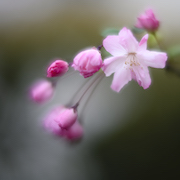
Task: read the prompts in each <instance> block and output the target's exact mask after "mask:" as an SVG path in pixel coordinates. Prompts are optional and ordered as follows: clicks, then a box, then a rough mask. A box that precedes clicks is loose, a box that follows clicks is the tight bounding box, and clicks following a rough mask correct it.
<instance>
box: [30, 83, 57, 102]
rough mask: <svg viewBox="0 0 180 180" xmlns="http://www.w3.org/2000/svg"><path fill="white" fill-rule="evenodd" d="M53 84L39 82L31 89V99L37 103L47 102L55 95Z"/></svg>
mask: <svg viewBox="0 0 180 180" xmlns="http://www.w3.org/2000/svg"><path fill="white" fill-rule="evenodd" d="M53 91H54V88H53V86H52V83H51V82H49V81H46V80H39V81H37V82H36V83H35V84H34V85H33V86H32V87H31V89H30V97H31V99H32V100H34V101H35V102H37V103H42V102H45V101H46V100H48V99H50V98H51V97H52V95H53Z"/></svg>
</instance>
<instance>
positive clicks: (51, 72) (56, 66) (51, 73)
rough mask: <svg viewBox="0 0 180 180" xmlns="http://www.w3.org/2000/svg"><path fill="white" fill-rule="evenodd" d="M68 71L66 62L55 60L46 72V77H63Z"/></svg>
mask: <svg viewBox="0 0 180 180" xmlns="http://www.w3.org/2000/svg"><path fill="white" fill-rule="evenodd" d="M68 69H69V65H68V63H67V62H66V61H63V60H56V61H54V62H53V63H52V64H51V65H50V66H49V68H48V70H47V77H56V76H62V75H64V74H65V73H66V72H67V71H68Z"/></svg>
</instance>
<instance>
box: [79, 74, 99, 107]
mask: <svg viewBox="0 0 180 180" xmlns="http://www.w3.org/2000/svg"><path fill="white" fill-rule="evenodd" d="M100 76H101V74H100V75H99V74H98V77H97V79H99V77H100ZM97 79H95V81H93V82H91V83H90V85H89V86H88V87H87V89H86V90H85V91H84V93H83V94H82V95H81V97H80V99H79V101H78V102H77V104H79V103H80V101H81V100H82V98H83V97H84V95H85V94H86V92H87V91H88V90H89V88H90V87H91V86H92V85H93V84H94V83H95V82H96V80H97Z"/></svg>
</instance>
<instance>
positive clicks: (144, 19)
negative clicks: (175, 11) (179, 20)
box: [135, 9, 159, 32]
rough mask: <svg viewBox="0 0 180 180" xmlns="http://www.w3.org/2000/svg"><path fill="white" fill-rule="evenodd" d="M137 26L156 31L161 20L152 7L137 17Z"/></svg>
mask: <svg viewBox="0 0 180 180" xmlns="http://www.w3.org/2000/svg"><path fill="white" fill-rule="evenodd" d="M135 26H136V27H137V28H141V29H146V30H147V31H151V32H153V31H156V30H157V29H158V27H159V21H158V20H157V19H156V17H155V15H154V12H153V10H152V9H147V10H146V11H145V13H144V14H141V15H140V16H139V17H138V18H137V23H136V25H135Z"/></svg>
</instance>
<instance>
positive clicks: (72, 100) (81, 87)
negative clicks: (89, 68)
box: [69, 79, 91, 105]
mask: <svg viewBox="0 0 180 180" xmlns="http://www.w3.org/2000/svg"><path fill="white" fill-rule="evenodd" d="M90 80H91V79H88V80H87V81H85V82H84V83H83V84H82V85H81V86H80V87H79V88H78V90H77V91H76V93H75V94H74V96H73V97H72V98H71V101H70V102H69V105H71V104H73V102H74V100H75V99H76V97H77V95H78V94H79V93H80V92H81V91H82V89H83V87H84V86H85V85H86V84H87V83H88V82H89V81H90Z"/></svg>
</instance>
